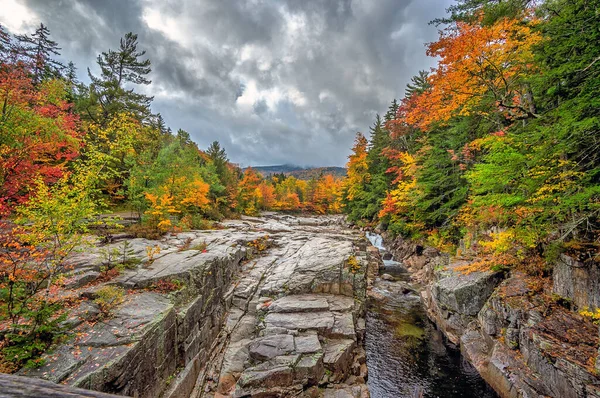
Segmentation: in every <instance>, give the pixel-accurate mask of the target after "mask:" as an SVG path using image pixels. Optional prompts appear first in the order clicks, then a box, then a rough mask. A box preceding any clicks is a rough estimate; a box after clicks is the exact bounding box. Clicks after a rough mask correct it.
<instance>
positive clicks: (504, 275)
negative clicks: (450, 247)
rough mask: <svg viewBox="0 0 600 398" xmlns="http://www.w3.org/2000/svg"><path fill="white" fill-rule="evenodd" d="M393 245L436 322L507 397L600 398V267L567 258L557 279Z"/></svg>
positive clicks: (407, 245) (555, 273)
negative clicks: (591, 311)
mask: <svg viewBox="0 0 600 398" xmlns="http://www.w3.org/2000/svg"><path fill="white" fill-rule="evenodd" d="M387 246H388V247H389V248H390V250H391V252H392V253H393V254H394V256H395V257H396V258H397V259H399V260H401V261H402V262H403V264H404V265H405V266H406V267H407V268H408V270H409V271H410V273H411V277H412V279H413V280H414V281H417V282H419V283H420V284H422V286H423V289H422V291H421V296H422V300H423V303H424V305H425V309H426V311H427V313H428V315H429V318H430V319H431V320H433V321H434V322H435V323H436V325H437V327H438V328H439V329H440V330H441V331H442V332H443V333H444V335H445V336H446V338H447V339H448V340H450V341H451V342H453V343H454V344H456V345H457V346H459V347H460V350H461V352H462V353H463V355H464V357H465V358H467V359H468V360H469V362H470V363H471V364H472V365H473V366H475V368H476V369H477V370H478V372H479V373H480V374H481V376H482V377H483V378H484V379H485V380H486V381H487V382H488V383H489V384H490V385H491V386H492V387H493V388H494V390H496V392H497V393H498V394H499V395H500V396H501V397H510V398H512V397H515V398H517V397H525V398H531V397H535V398H538V397H555V398H589V397H600V378H599V377H598V374H599V371H600V359H599V345H600V344H599V343H600V340H599V336H598V334H599V333H598V326H597V325H595V324H593V323H592V322H591V321H590V320H589V319H586V318H584V317H583V316H581V315H580V314H579V313H578V312H577V311H576V309H577V308H585V307H589V308H597V306H598V302H600V301H599V297H600V290H598V289H597V287H598V283H599V282H598V275H599V272H598V266H597V264H595V263H593V262H587V263H584V262H580V261H577V260H575V259H573V258H570V257H568V256H566V255H562V256H561V257H560V258H559V259H558V260H557V264H555V265H554V267H553V275H552V277H546V278H541V277H539V276H531V275H528V274H526V273H525V272H523V271H517V270H513V271H511V272H494V271H474V272H471V271H466V270H467V269H468V266H469V264H470V263H471V262H473V261H477V259H468V258H462V259H461V258H458V259H451V258H450V257H449V256H447V255H444V254H441V253H439V252H438V251H437V250H435V249H433V248H427V247H422V246H419V245H418V244H416V243H414V242H411V241H405V240H403V239H396V240H388V241H387Z"/></svg>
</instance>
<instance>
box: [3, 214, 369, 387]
mask: <svg viewBox="0 0 600 398" xmlns="http://www.w3.org/2000/svg"><path fill="white" fill-rule="evenodd" d="M222 225H223V227H224V228H223V229H220V230H210V231H191V232H185V233H178V234H170V235H167V236H165V237H163V238H162V239H161V240H155V241H154V240H147V239H128V240H127V242H128V245H129V253H130V254H129V257H130V260H134V261H132V262H131V263H132V265H130V266H129V267H128V268H126V269H125V270H123V271H122V272H121V273H120V275H118V276H116V277H114V278H112V279H106V278H102V277H101V276H102V272H101V266H103V265H104V262H105V260H106V258H105V257H106V256H105V255H103V252H104V253H106V252H107V251H110V250H112V249H119V248H120V247H121V246H122V245H123V242H122V241H121V242H114V243H111V244H108V245H104V246H102V247H101V246H100V245H97V246H96V247H92V248H86V250H85V251H82V252H80V253H77V254H76V255H74V256H73V257H72V258H71V262H72V265H73V271H72V273H71V274H70V275H67V278H66V281H65V285H64V287H65V292H64V293H65V294H66V295H71V296H76V297H78V298H79V301H78V302H79V304H78V306H77V307H76V308H74V309H73V310H72V311H71V313H70V315H69V317H68V319H67V320H66V321H65V323H64V324H65V327H67V328H68V329H69V332H68V336H69V338H68V339H67V340H66V341H65V342H64V343H62V344H61V345H60V346H58V347H56V348H55V349H54V350H53V351H52V352H49V353H48V354H47V355H46V358H45V359H46V363H45V365H44V366H42V367H41V368H39V369H34V370H31V369H23V370H22V371H21V372H20V374H21V375H22V376H28V377H35V378H40V379H45V380H47V381H50V382H54V383H60V384H65V385H67V386H73V387H83V388H86V389H89V390H96V391H101V392H106V393H112V394H118V395H126V396H136V397H157V396H162V397H190V396H191V397H224V396H225V397H288V396H304V397H323V396H324V397H334V396H335V397H338V396H339V397H346V396H348V397H366V396H368V390H367V388H366V384H365V383H366V377H367V374H366V366H364V357H365V354H364V349H363V336H364V312H365V297H366V285H367V281H366V275H367V267H368V263H367V261H366V251H365V250H366V241H365V240H364V238H363V237H362V234H361V233H359V232H358V231H355V230H352V229H350V228H348V227H347V226H346V225H345V224H344V220H343V217H342V216H308V217H306V216H291V215H284V214H278V213H268V214H263V215H261V216H260V217H242V218H241V219H240V220H232V221H225V222H223V223H222ZM148 248H155V249H156V248H158V249H160V250H158V249H156V253H155V255H154V257H153V258H152V259H149V257H148V255H147V251H148ZM350 259H352V261H349V260H350ZM99 277H100V278H99ZM106 285H113V286H117V287H120V288H122V289H124V291H125V292H126V295H125V298H124V300H123V302H122V303H120V304H119V305H118V306H116V307H115V308H114V309H113V310H112V311H111V314H110V316H105V315H103V314H101V311H99V307H98V305H97V304H96V303H95V302H94V298H96V297H97V294H98V293H97V292H98V290H99V289H101V288H102V287H103V286H106ZM161 286H170V287H175V289H170V290H167V291H165V290H164V289H161ZM361 365H363V366H361ZM0 390H1V388H0Z"/></svg>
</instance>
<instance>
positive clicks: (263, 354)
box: [249, 334, 295, 361]
mask: <svg viewBox="0 0 600 398" xmlns="http://www.w3.org/2000/svg"><path fill="white" fill-rule="evenodd" d="M294 350H295V345H294V336H292V335H290V334H275V335H271V336H267V337H261V338H258V339H256V340H254V341H253V342H252V343H251V344H250V346H249V353H250V357H251V358H252V359H255V360H259V361H265V360H268V359H272V358H275V357H278V356H281V355H286V354H290V353H292V352H294Z"/></svg>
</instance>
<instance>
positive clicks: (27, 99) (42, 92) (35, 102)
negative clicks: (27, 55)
mask: <svg viewBox="0 0 600 398" xmlns="http://www.w3.org/2000/svg"><path fill="white" fill-rule="evenodd" d="M0 102H2V103H3V107H2V111H1V113H0V132H1V134H0V212H6V211H9V210H10V209H12V208H13V207H14V206H15V205H16V204H19V203H23V202H25V201H26V200H27V198H28V197H29V195H30V193H31V189H32V186H33V184H34V181H35V180H36V178H38V177H41V178H42V179H43V180H44V181H45V182H46V183H51V182H54V181H56V180H58V179H60V178H61V177H62V175H63V173H64V172H65V169H66V167H67V163H68V162H69V161H70V160H73V159H74V158H75V157H76V156H77V155H78V153H79V150H80V148H81V133H80V132H79V130H78V126H77V122H78V117H77V115H74V114H73V113H71V105H70V104H69V103H67V102H66V90H65V85H64V83H63V82H62V81H59V80H47V81H44V82H42V83H41V84H40V85H39V86H38V87H37V88H36V87H34V85H33V81H32V79H31V78H30V77H29V75H28V73H27V71H26V70H24V69H23V68H20V67H16V66H15V67H6V68H0Z"/></svg>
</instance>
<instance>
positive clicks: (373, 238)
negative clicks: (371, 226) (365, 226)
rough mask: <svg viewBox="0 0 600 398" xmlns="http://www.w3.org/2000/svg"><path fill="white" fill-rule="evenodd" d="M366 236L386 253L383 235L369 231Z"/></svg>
mask: <svg viewBox="0 0 600 398" xmlns="http://www.w3.org/2000/svg"><path fill="white" fill-rule="evenodd" d="M366 236H367V239H368V240H369V242H371V244H372V245H373V246H375V247H376V248H378V249H379V250H382V251H385V247H383V238H382V237H381V235H379V234H376V233H373V232H369V231H367V233H366Z"/></svg>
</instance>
